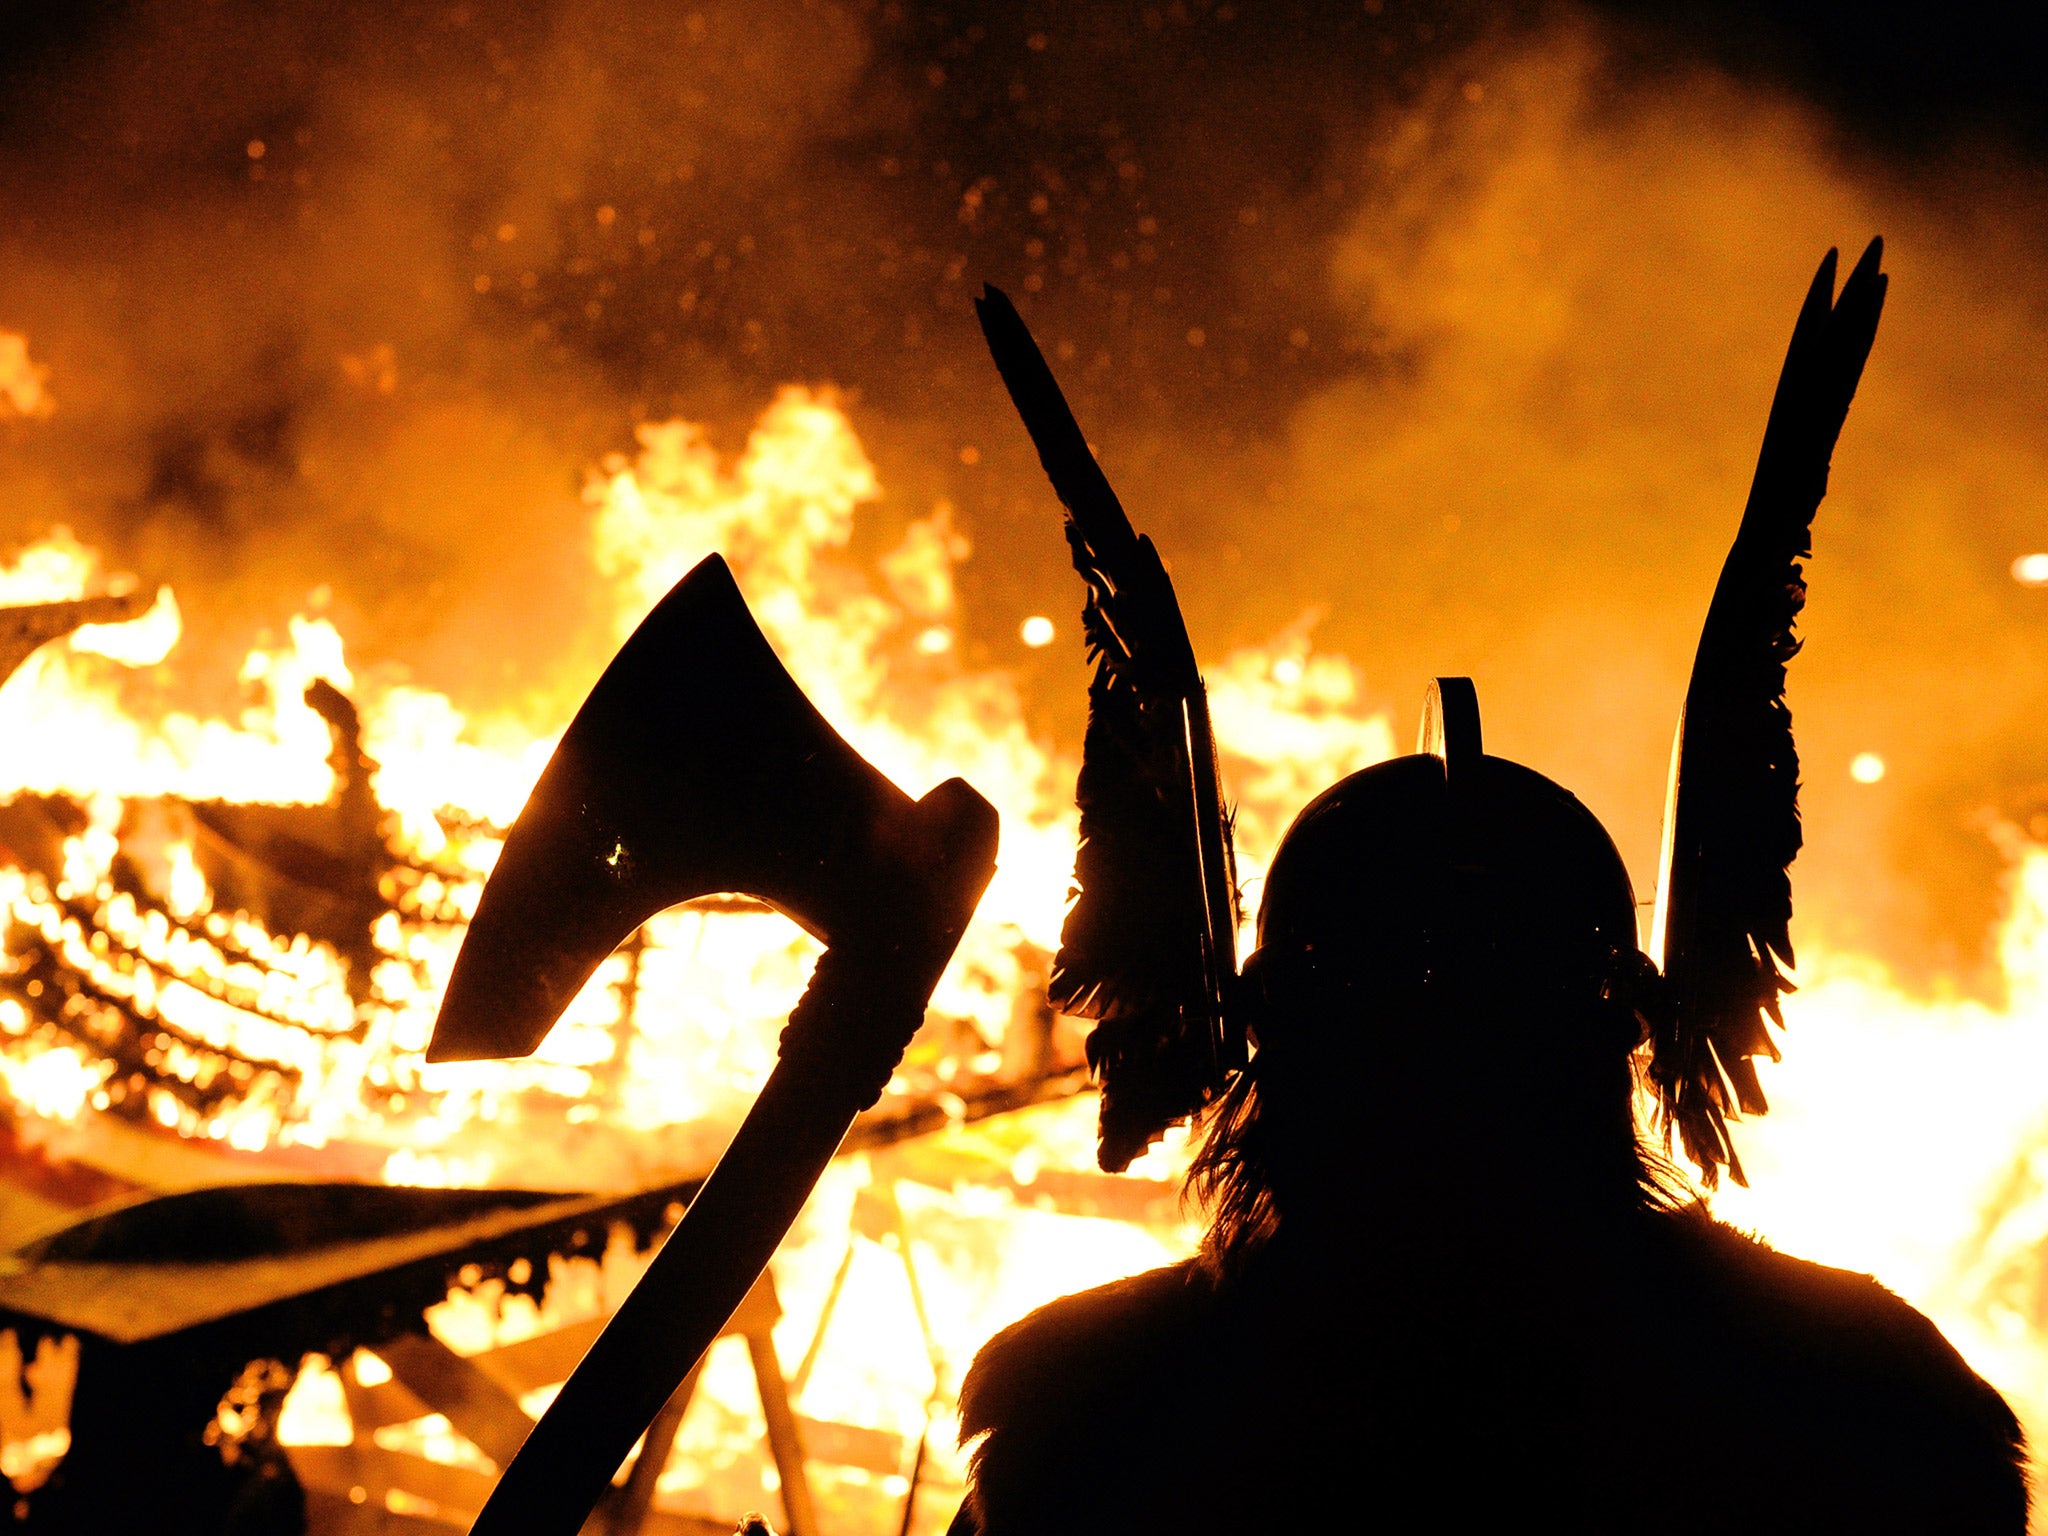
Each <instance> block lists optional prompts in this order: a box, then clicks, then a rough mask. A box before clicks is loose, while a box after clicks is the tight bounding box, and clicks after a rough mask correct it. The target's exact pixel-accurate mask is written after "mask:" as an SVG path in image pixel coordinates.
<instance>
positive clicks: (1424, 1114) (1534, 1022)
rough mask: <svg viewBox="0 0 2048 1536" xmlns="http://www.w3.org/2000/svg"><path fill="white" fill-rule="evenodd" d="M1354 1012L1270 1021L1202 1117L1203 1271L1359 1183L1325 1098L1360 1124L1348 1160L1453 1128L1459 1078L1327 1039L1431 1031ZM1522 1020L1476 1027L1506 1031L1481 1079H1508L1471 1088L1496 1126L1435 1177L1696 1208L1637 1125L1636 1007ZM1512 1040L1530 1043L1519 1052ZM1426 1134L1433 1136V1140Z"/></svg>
mask: <svg viewBox="0 0 2048 1536" xmlns="http://www.w3.org/2000/svg"><path fill="white" fill-rule="evenodd" d="M1404 1011H1405V1010H1404ZM1361 1022H1363V1021H1356V1020H1354V1021H1350V1024H1349V1027H1334V1025H1333V1021H1332V1020H1330V1019H1329V1018H1328V1017H1327V1016H1325V1017H1322V1018H1317V1017H1314V1015H1313V1012H1311V1013H1310V1014H1309V1015H1308V1016H1300V1015H1297V1016H1296V1017H1293V1018H1282V1019H1276V1020H1274V1021H1272V1022H1271V1023H1269V1024H1268V1027H1267V1028H1266V1029H1264V1030H1263V1031H1261V1045H1260V1048H1259V1049H1258V1050H1257V1052H1256V1053H1255V1054H1254V1055H1253V1057H1252V1059H1251V1061H1250V1063H1249V1064H1248V1065H1247V1066H1246V1068H1245V1070H1244V1071H1243V1072H1242V1073H1240V1074H1239V1076H1238V1078H1237V1080H1236V1081H1235V1082H1234V1083H1233V1084H1232V1086H1231V1087H1230V1089H1229V1091H1227V1092H1226V1093H1224V1094H1223V1095H1222V1096H1221V1097H1220V1098H1219V1099H1218V1100H1217V1101H1216V1102H1215V1103H1214V1104H1212V1105H1211V1106H1210V1107H1209V1109H1208V1110H1207V1112H1206V1113H1205V1114H1204V1115H1203V1117H1202V1119H1201V1121H1200V1122H1199V1124H1198V1133H1199V1135H1200V1138H1201V1140H1200V1144H1199V1146H1198V1147H1197V1149H1196V1152H1195V1155H1194V1158H1193V1160H1192V1162H1191V1163H1190V1165H1189V1168H1188V1174H1187V1180H1186V1184H1185V1186H1184V1199H1185V1200H1186V1201H1187V1202H1188V1203H1189V1204H1191V1205H1192V1206H1194V1207H1195V1208H1197V1209H1199V1210H1201V1211H1203V1212H1205V1213H1206V1215H1207V1217H1208V1222H1209V1225H1208V1230H1207V1232H1206V1234H1205V1235H1204V1238H1203V1241H1202V1249H1201V1255H1202V1259H1203V1262H1204V1263H1205V1265H1206V1266H1207V1267H1208V1268H1209V1269H1210V1270H1211V1271H1212V1272H1214V1273H1216V1274H1218V1275H1220V1276H1224V1277H1229V1276H1232V1275H1236V1274H1239V1273H1241V1272H1242V1271H1243V1269H1244V1267H1245V1265H1246V1264H1247V1263H1249V1262H1250V1261H1251V1260H1252V1259H1254V1258H1255V1257H1256V1256H1257V1255H1258V1254H1259V1253H1260V1252H1262V1251H1263V1250H1264V1249H1265V1248H1266V1247H1267V1245H1268V1244H1270V1243H1271V1242H1272V1240H1273V1239H1274V1238H1275V1237H1276V1236H1278V1235H1279V1233H1280V1232H1281V1230H1282V1229H1283V1228H1284V1227H1286V1226H1287V1225H1288V1224H1289V1222H1290V1220H1294V1221H1298V1220H1300V1219H1301V1218H1302V1217H1303V1216H1304V1214H1308V1213H1311V1212H1312V1211H1313V1210H1314V1209H1315V1208H1316V1207H1317V1206H1318V1205H1325V1206H1327V1204H1328V1203H1329V1202H1330V1201H1332V1200H1333V1199H1337V1200H1341V1199H1343V1198H1345V1194H1346V1192H1347V1191H1350V1190H1353V1189H1355V1188H1356V1187H1357V1185H1358V1184H1359V1183H1360V1182H1361V1181H1360V1180H1359V1179H1358V1178H1357V1177H1355V1174H1356V1172H1357V1170H1356V1169H1349V1168H1346V1167H1343V1166H1332V1165H1331V1163H1330V1159H1329V1146H1330V1140H1331V1127H1332V1123H1333V1122H1335V1121H1336V1120H1337V1115H1333V1113H1332V1111H1333V1108H1337V1109H1338V1112H1339V1113H1340V1114H1341V1108H1339V1106H1341V1105H1343V1104H1344V1103H1345V1101H1347V1100H1348V1105H1349V1110H1350V1113H1349V1114H1348V1115H1344V1116H1343V1120H1344V1121H1346V1122H1349V1123H1351V1124H1355V1125H1356V1126H1358V1127H1359V1128H1360V1129H1358V1130H1357V1132H1356V1135H1357V1141H1356V1143H1355V1146H1356V1151H1357V1154H1358V1156H1359V1157H1360V1158H1372V1157H1385V1156H1388V1155H1390V1152H1389V1148H1388V1145H1387V1143H1388V1140H1389V1138H1390V1137H1391V1138H1393V1139H1395V1140H1399V1139H1400V1138H1401V1137H1402V1136H1403V1135H1404V1134H1406V1133H1412V1132H1413V1131H1414V1130H1415V1129H1416V1128H1418V1127H1421V1126H1425V1125H1428V1126H1430V1128H1431V1129H1432V1130H1434V1129H1436V1127H1437V1126H1438V1125H1441V1126H1443V1127H1449V1128H1453V1129H1454V1128H1455V1126H1456V1124H1457V1122H1456V1121H1455V1118H1454V1117H1455V1116H1456V1115H1458V1114H1459V1113H1460V1111H1459V1110H1458V1109H1455V1108H1453V1107H1452V1105H1451V1101H1452V1099H1453V1098H1454V1097H1457V1096H1459V1095H1462V1094H1465V1093H1466V1092H1467V1090H1468V1089H1469V1088H1470V1086H1471V1084H1470V1078H1469V1076H1468V1077H1467V1078H1466V1079H1465V1080H1463V1081H1460V1080H1439V1081H1436V1082H1433V1083H1428V1082H1424V1083H1421V1084H1419V1085H1418V1083H1417V1082H1414V1081H1403V1082H1398V1083H1387V1082H1374V1081H1371V1080H1370V1077H1369V1075H1370V1070H1371V1064H1372V1062H1373V1060H1374V1059H1375V1058H1377V1057H1379V1056H1380V1055H1381V1054H1382V1053H1381V1052H1379V1051H1372V1050H1367V1051H1360V1050H1357V1049H1356V1048H1355V1047H1354V1048H1352V1049H1350V1050H1345V1049H1344V1048H1343V1047H1341V1046H1338V1047H1335V1048H1333V1042H1334V1041H1342V1040H1346V1039H1348V1040H1351V1041H1362V1040H1370V1039H1372V1038H1374V1036H1375V1035H1376V1036H1377V1037H1378V1038H1379V1039H1381V1040H1385V1039H1387V1038H1389V1037H1392V1038H1395V1039H1405V1040H1414V1039H1416V1038H1418V1036H1421V1035H1423V1034H1425V1033H1427V1032H1428V1030H1429V1026H1428V1025H1422V1026H1418V1025H1417V1024H1416V1023H1415V1022H1414V1021H1413V1020H1412V1018H1411V1019H1410V1020H1409V1021H1407V1022H1405V1023H1403V1024H1402V1025H1400V1026H1399V1027H1390V1026H1391V1025H1392V1021H1391V1020H1388V1019H1379V1020H1373V1021H1370V1023H1371V1024H1377V1025H1378V1026H1379V1027H1378V1029H1376V1030H1375V1029H1372V1028H1370V1026H1369V1025H1368V1027H1366V1028H1361V1027H1359V1025H1360V1023H1361ZM1275 1024H1277V1025H1278V1026H1279V1027H1274V1026H1275ZM1523 1024H1524V1026H1525V1027H1524V1028H1522V1029H1519V1030H1500V1029H1499V1028H1498V1027H1496V1028H1494V1029H1491V1030H1487V1032H1486V1033H1487V1038H1488V1040H1489V1041H1506V1042H1510V1043H1508V1044H1505V1045H1502V1046H1500V1047H1499V1048H1498V1049H1494V1048H1492V1047H1491V1046H1489V1047H1488V1048H1487V1054H1488V1057H1489V1058H1490V1059H1489V1062H1488V1064H1489V1066H1494V1067H1497V1068H1498V1070H1497V1071H1494V1072H1490V1073H1488V1074H1487V1075H1488V1076H1490V1077H1492V1078H1493V1080H1494V1082H1495V1083H1496V1084H1497V1085H1505V1086H1502V1087H1496V1089H1495V1090H1494V1091H1490V1092H1483V1093H1482V1094H1481V1095H1480V1097H1479V1102H1481V1103H1483V1105H1484V1106H1485V1107H1484V1109H1483V1110H1482V1111H1481V1113H1485V1114H1488V1115H1491V1116H1493V1117H1495V1118H1496V1119H1497V1120H1499V1121H1500V1122H1502V1123H1500V1124H1497V1125H1495V1126H1493V1127H1491V1128H1490V1129H1491V1131H1492V1132H1495V1133H1497V1134H1489V1135H1487V1136H1485V1137H1481V1138H1473V1139H1472V1141H1471V1147H1472V1152H1473V1157H1472V1160H1471V1161H1470V1162H1464V1161H1459V1162H1458V1163H1457V1165H1456V1167H1455V1168H1454V1169H1453V1170H1451V1171H1450V1172H1449V1173H1448V1174H1446V1175H1445V1177H1448V1178H1450V1179H1453V1180H1455V1179H1459V1178H1463V1179H1470V1180H1479V1181H1488V1182H1491V1183H1494V1184H1498V1183H1499V1182H1500V1181H1501V1180H1502V1179H1503V1178H1504V1177H1505V1176H1507V1175H1508V1174H1510V1173H1513V1174H1515V1175H1517V1176H1523V1177H1528V1176H1533V1177H1539V1178H1540V1177H1550V1176H1553V1175H1554V1176H1555V1177H1556V1178H1557V1179H1560V1180H1566V1181H1574V1186H1575V1187H1574V1188H1573V1189H1572V1190H1570V1191H1568V1192H1567V1197H1568V1198H1583V1199H1584V1200H1587V1201H1591V1202H1594V1203H1596V1204H1600V1203H1604V1204H1605V1205H1606V1206H1608V1207H1609V1208H1610V1209H1611V1208H1615V1207H1620V1206H1625V1207H1626V1208H1628V1209H1632V1210H1639V1211H1672V1210H1677V1209H1682V1208H1685V1207H1688V1206H1691V1205H1693V1204H1695V1203H1697V1200H1698V1198H1699V1197H1698V1193H1697V1191H1696V1190H1695V1189H1694V1188H1693V1187H1692V1185H1691V1184H1690V1182H1689V1181H1688V1180H1687V1179H1686V1178H1685V1176H1684V1175H1683V1173H1682V1172H1681V1171H1680V1170H1679V1169H1678V1168H1677V1167H1675V1166H1674V1165H1673V1164H1672V1163H1671V1161H1670V1160H1669V1159H1668V1158H1667V1157H1665V1156H1664V1155H1663V1154H1662V1153H1661V1151H1660V1150H1659V1149H1658V1145H1657V1142H1656V1141H1655V1140H1654V1139H1652V1138H1649V1137H1646V1136H1645V1134H1644V1132H1643V1128H1642V1124H1641V1117H1640V1116H1639V1114H1638V1113H1637V1109H1636V1102H1637V1097H1638V1095H1637V1074H1636V1070H1635V1062H1636V1057H1635V1055H1634V1054H1633V1053H1632V1052H1631V1050H1630V1046H1629V1042H1632V1041H1634V1040H1636V1039H1638V1038H1640V1034H1641V1029H1642V1024H1641V1020H1640V1019H1639V1018H1638V1016H1637V1014H1636V1011H1635V1008H1634V1006H1633V1005H1632V1004H1630V1003H1628V1002H1624V1001H1621V1000H1619V999H1614V998H1605V997H1603V998H1601V999H1599V1000H1598V1001H1596V1002H1594V1003H1592V1004H1590V1005H1585V1004H1582V1005H1580V1006H1579V1007H1578V1008H1575V1009H1573V1010H1571V1013H1570V1014H1569V1015H1567V1016H1564V1017H1559V1016H1556V1015H1552V1016H1550V1017H1547V1018H1546V1017H1542V1016H1541V1011H1540V1010H1537V1011H1536V1016H1534V1017H1525V1018H1524V1020H1523ZM1439 1027H1443V1026H1441V1025H1440V1026H1439ZM1452 1027H1464V1028H1468V1029H1469V1028H1472V1027H1474V1026H1473V1025H1472V1024H1471V1023H1470V1022H1469V1021H1467V1022H1464V1023H1463V1024H1462V1025H1460V1026H1452ZM1478 1027H1480V1028H1484V1026H1483V1025H1482V1026H1478ZM1517 1040H1519V1041H1525V1042H1526V1041H1540V1042H1541V1043H1540V1044H1539V1045H1537V1046H1536V1048H1534V1049H1529V1048H1527V1047H1526V1046H1520V1047H1518V1046H1517V1045H1516V1044H1514V1043H1513V1042H1515V1041H1517ZM1575 1047H1576V1048H1575ZM1347 1058H1348V1059H1347ZM1361 1066H1362V1067H1364V1069H1365V1070H1364V1071H1363V1072H1361V1071H1360V1068H1361ZM1418 1086H1419V1087H1420V1088H1421V1089H1422V1090H1423V1093H1421V1094H1419V1093H1418V1092H1417V1089H1418ZM1425 1095H1426V1097H1425ZM1367 1116H1372V1117H1377V1125H1378V1131H1377V1133H1374V1132H1373V1131H1370V1130H1368V1129H1366V1124H1367V1123H1366V1121H1365V1120H1364V1119H1363V1118H1362V1117H1367ZM1432 1143H1433V1145H1438V1146H1440V1145H1441V1143H1440V1142H1436V1141H1435V1138H1434V1137H1432ZM1503 1146H1505V1147H1507V1148H1508V1149H1509V1151H1508V1153H1507V1156H1508V1157H1510V1158H1520V1159H1521V1160H1522V1161H1523V1166H1522V1167H1521V1168H1520V1169H1512V1170H1511V1169H1508V1168H1504V1167H1502V1166H1500V1157H1501V1151H1500V1149H1501V1148H1502V1147H1503ZM1365 1214H1366V1215H1367V1216H1368V1217H1369V1216H1370V1213H1369V1212H1368V1213H1365Z"/></svg>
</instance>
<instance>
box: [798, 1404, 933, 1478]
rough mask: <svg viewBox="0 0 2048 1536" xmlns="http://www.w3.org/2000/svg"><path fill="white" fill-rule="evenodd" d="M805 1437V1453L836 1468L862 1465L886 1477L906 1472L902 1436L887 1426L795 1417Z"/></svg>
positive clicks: (861, 1467)
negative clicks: (869, 1425) (869, 1426)
mask: <svg viewBox="0 0 2048 1536" xmlns="http://www.w3.org/2000/svg"><path fill="white" fill-rule="evenodd" d="M796 1422H797V1429H798V1431H799V1433H800V1434H801V1435H802V1436H803V1443H804V1455H805V1457H807V1458H808V1459H809V1460H811V1461H823V1462H829V1463H830V1464H831V1465H833V1466H835V1467H859V1468H860V1469H861V1470H862V1471H865V1472H874V1473H879V1474H880V1475H881V1476H883V1477H900V1476H902V1475H903V1452H904V1446H905V1443H906V1442H905V1441H904V1438H903V1436H901V1435H899V1434H896V1433H895V1432H894V1431H892V1430H887V1429H870V1428H868V1427H867V1426H866V1425H864V1424H841V1423H837V1422H835V1421H834V1420H831V1419H811V1418H806V1417H804V1415H802V1414H798V1415H797V1416H796Z"/></svg>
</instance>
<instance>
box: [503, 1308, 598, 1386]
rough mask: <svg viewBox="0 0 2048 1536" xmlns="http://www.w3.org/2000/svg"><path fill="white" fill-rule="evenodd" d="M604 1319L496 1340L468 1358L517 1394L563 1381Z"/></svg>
mask: <svg viewBox="0 0 2048 1536" xmlns="http://www.w3.org/2000/svg"><path fill="white" fill-rule="evenodd" d="M605 1322H606V1319H604V1318H602V1317H588V1318H585V1319H584V1320H583V1321H582V1322H580V1323H569V1324H567V1325H565V1326H563V1327H561V1328H557V1329H556V1330H555V1331H554V1332H553V1333H537V1334H535V1335H534V1336H533V1337H532V1338H530V1339H520V1340H519V1341H518V1342H517V1343H513V1344H500V1345H498V1346H497V1347H496V1348H495V1349H487V1350H485V1351H483V1352H482V1353H481V1354H476V1355H471V1356H470V1357H469V1358H470V1359H471V1360H472V1361H474V1362H475V1363H476V1367H477V1369H478V1370H480V1371H482V1372H483V1373H484V1374H485V1375H487V1376H489V1377H490V1378H491V1379H492V1380H493V1381H495V1382H497V1383H498V1384H499V1385H500V1386H502V1387H503V1388H504V1389H505V1390H506V1391H507V1392H510V1393H512V1394H513V1395H514V1396H518V1395H520V1394H523V1393H527V1392H531V1391H533V1390H534V1388H536V1387H547V1386H552V1385H554V1383H556V1382H558V1381H567V1380H568V1379H569V1373H570V1372H571V1371H573V1370H575V1369H576V1364H577V1362H578V1361H580V1360H581V1359H582V1358H583V1357H584V1355H585V1354H587V1353H589V1350H590V1346H591V1345H592V1344H593V1343H595V1342H596V1340H597V1336H598V1335H599V1334H600V1333H602V1332H604V1325H605Z"/></svg>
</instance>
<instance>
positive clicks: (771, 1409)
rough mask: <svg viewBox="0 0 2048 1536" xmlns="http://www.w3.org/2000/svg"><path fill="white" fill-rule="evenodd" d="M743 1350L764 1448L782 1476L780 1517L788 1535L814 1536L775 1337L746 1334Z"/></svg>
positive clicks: (800, 1448) (799, 1442) (799, 1441)
mask: <svg viewBox="0 0 2048 1536" xmlns="http://www.w3.org/2000/svg"><path fill="white" fill-rule="evenodd" d="M746 1338H747V1353H748V1355H750V1356H751V1357H752V1358H753V1362H754V1382H755V1384H756V1386H758V1387H759V1388H760V1392H761V1417H762V1418H763V1419H765V1420H767V1423H768V1448H769V1450H770V1451H771V1452H773V1454H774V1456H775V1470H776V1472H777V1473H778V1474H779V1475H780V1476H781V1478H782V1518H783V1522H784V1524H785V1525H786V1526H787V1527H788V1536H818V1515H817V1511H816V1510H814V1509H813V1508H812V1507H811V1484H810V1479H809V1477H808V1476H807V1475H806V1474H805V1471H804V1441H803V1434H802V1432H801V1431H800V1430H798V1429H797V1427H796V1415H795V1414H794V1413H793V1412H791V1411H790V1406H789V1384H788V1383H787V1381H785V1380H784V1378H783V1375H782V1362H781V1361H780V1360H778V1359H776V1357H775V1340H774V1338H773V1337H772V1336H771V1335H769V1334H768V1333H766V1332H761V1333H749V1334H748V1335H747V1336H746Z"/></svg>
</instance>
